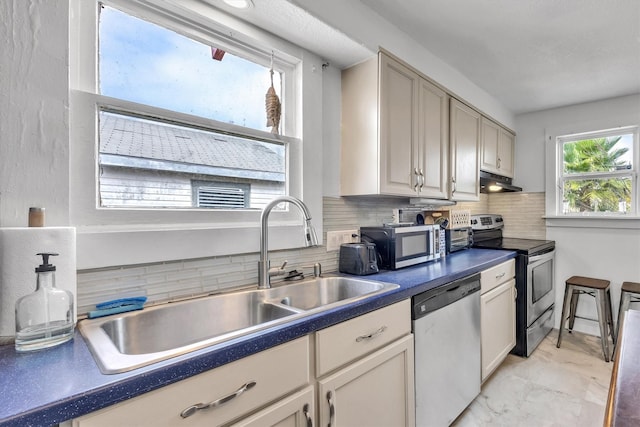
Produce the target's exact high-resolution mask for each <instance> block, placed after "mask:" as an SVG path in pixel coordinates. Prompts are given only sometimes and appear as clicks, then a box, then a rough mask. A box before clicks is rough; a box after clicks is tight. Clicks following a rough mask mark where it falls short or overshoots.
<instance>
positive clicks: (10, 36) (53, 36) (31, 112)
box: [0, 0, 69, 227]
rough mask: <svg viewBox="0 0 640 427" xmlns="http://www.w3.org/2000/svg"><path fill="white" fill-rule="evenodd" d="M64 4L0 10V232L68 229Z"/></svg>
mask: <svg viewBox="0 0 640 427" xmlns="http://www.w3.org/2000/svg"><path fill="white" fill-rule="evenodd" d="M68 6H69V2H68V0H56V1H35V2H22V1H1V2H0V52H2V55H0V226H2V227H7V226H12V227H17V226H26V225H27V217H28V210H29V207H30V206H42V207H46V225H51V226H54V225H55V226H64V225H69V128H68V123H69V120H68V108H69V84H68V81H69V78H68V64H69V52H68V46H69V39H68V31H67V28H68V26H69V7H68Z"/></svg>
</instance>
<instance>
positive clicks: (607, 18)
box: [362, 0, 640, 113]
mask: <svg viewBox="0 0 640 427" xmlns="http://www.w3.org/2000/svg"><path fill="white" fill-rule="evenodd" d="M362 3H363V4H365V5H367V6H368V7H370V8H372V9H374V10H375V11H376V12H377V13H378V14H379V15H381V16H383V17H384V18H385V19H387V20H388V21H390V22H391V23H393V24H395V26H397V27H399V28H402V29H404V31H405V32H406V33H408V34H409V35H410V36H411V37H412V38H414V39H415V40H417V41H418V42H419V43H420V44H422V45H423V46H425V47H426V48H427V49H428V50H429V51H431V52H432V53H434V54H435V55H436V56H438V57H440V58H441V59H442V60H444V61H445V62H447V63H449V64H450V65H452V66H453V67H455V68H456V69H458V70H459V71H460V72H462V74H464V75H466V76H467V78H469V79H470V80H471V81H473V82H474V83H475V84H476V85H478V86H480V87H481V88H483V89H484V90H485V91H487V92H488V93H490V94H491V95H493V96H494V97H495V98H497V99H498V100H499V101H501V102H502V103H503V104H505V106H506V107H507V108H509V109H511V110H512V111H513V112H514V113H522V112H528V111H534V110H541V109H547V108H552V107H558V106H564V105H570V104H576V103H581V102H587V101H593V100H598V99H604V98H610V97H615V96H620V95H628V94H632V93H640V1H639V0H473V1H471V0H446V1H445V0H363V1H362Z"/></svg>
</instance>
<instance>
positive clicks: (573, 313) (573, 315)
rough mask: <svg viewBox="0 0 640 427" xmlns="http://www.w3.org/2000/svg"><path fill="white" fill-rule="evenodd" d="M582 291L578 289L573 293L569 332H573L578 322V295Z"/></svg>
mask: <svg viewBox="0 0 640 427" xmlns="http://www.w3.org/2000/svg"><path fill="white" fill-rule="evenodd" d="M580 293H581V291H578V290H576V289H574V290H573V292H572V293H571V305H570V306H569V333H571V332H573V325H574V324H575V323H576V310H577V309H578V297H579V296H580Z"/></svg>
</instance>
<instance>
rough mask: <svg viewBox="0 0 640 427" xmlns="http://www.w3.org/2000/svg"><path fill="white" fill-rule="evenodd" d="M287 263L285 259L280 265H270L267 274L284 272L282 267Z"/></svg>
mask: <svg viewBox="0 0 640 427" xmlns="http://www.w3.org/2000/svg"><path fill="white" fill-rule="evenodd" d="M286 265H287V260H285V261H284V262H283V263H282V265H281V266H280V267H271V268H270V269H269V276H282V275H283V274H285V273H286V272H285V271H284V267H285V266H286Z"/></svg>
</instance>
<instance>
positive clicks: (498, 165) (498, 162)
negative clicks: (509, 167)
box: [496, 157, 501, 169]
mask: <svg viewBox="0 0 640 427" xmlns="http://www.w3.org/2000/svg"><path fill="white" fill-rule="evenodd" d="M500 161H501V160H500V157H498V161H497V165H496V166H497V167H498V169H500Z"/></svg>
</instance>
